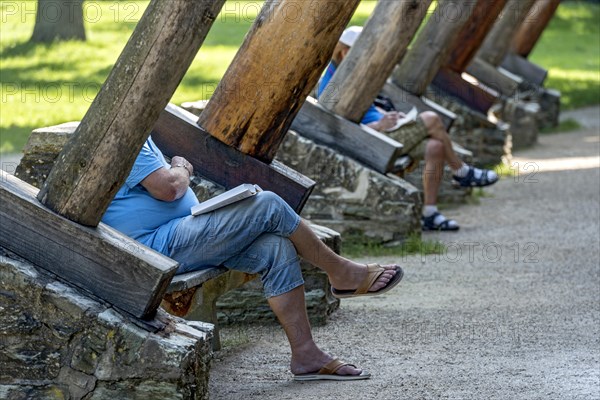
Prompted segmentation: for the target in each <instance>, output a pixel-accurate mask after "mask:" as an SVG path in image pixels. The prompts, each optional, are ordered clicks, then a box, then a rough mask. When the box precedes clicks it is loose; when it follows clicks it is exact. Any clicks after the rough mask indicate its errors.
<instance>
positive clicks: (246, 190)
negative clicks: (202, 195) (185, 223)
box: [192, 183, 262, 215]
mask: <svg viewBox="0 0 600 400" xmlns="http://www.w3.org/2000/svg"><path fill="white" fill-rule="evenodd" d="M258 192H262V189H261V188H260V186H258V185H253V184H251V183H243V184H241V185H240V186H237V187H234V188H233V189H230V190H228V191H226V192H224V193H221V194H220V195H218V196H215V197H213V198H211V199H208V200H206V201H203V202H202V203H200V204H197V205H195V206H194V207H192V215H200V214H205V213H207V212H210V211H214V210H216V209H219V208H221V207H225V206H227V205H229V204H233V203H235V202H236V201H240V200H243V199H245V198H247V197H250V196H254V195H255V194H256V193H258Z"/></svg>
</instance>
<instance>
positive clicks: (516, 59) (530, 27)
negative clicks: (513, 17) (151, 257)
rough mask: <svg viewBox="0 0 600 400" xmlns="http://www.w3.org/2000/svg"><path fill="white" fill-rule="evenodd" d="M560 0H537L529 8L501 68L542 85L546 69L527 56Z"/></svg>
mask: <svg viewBox="0 0 600 400" xmlns="http://www.w3.org/2000/svg"><path fill="white" fill-rule="evenodd" d="M559 4H560V0H537V1H536V2H535V4H534V5H533V7H532V8H531V11H530V15H529V17H528V18H525V21H523V23H522V24H521V26H520V27H519V29H518V30H517V33H516V34H515V36H514V38H513V41H512V43H511V48H510V50H511V51H510V52H509V53H508V54H507V55H506V57H505V58H504V60H503V61H502V64H501V66H502V68H504V69H506V70H508V71H510V72H512V73H514V74H516V75H519V76H522V77H523V78H524V79H525V80H526V81H529V82H531V83H533V84H535V85H537V86H542V85H543V84H544V81H545V80H546V77H547V76H548V71H547V70H545V69H544V68H542V67H540V66H538V65H536V64H533V63H532V62H530V61H528V60H527V57H528V56H529V54H530V53H531V51H532V50H533V48H534V46H535V45H536V43H537V42H538V40H539V39H540V37H541V36H542V32H543V31H544V29H545V28H546V26H548V23H549V22H550V20H551V19H552V17H553V16H554V13H555V12H556V9H557V8H558V5H559Z"/></svg>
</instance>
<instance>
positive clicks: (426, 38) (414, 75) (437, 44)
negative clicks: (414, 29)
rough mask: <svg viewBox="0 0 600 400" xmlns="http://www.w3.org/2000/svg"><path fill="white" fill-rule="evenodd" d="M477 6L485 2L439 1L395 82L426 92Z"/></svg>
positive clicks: (415, 91)
mask: <svg viewBox="0 0 600 400" xmlns="http://www.w3.org/2000/svg"><path fill="white" fill-rule="evenodd" d="M486 3H487V2H486ZM476 6H479V8H480V9H481V8H483V1H482V0H479V1H478V3H475V4H474V3H473V0H439V2H438V6H437V8H436V9H435V11H434V13H433V15H432V16H431V18H430V19H429V21H428V22H427V24H426V25H425V27H424V28H423V29H422V30H421V32H420V33H419V36H418V37H417V39H416V40H415V42H414V43H413V44H412V46H411V48H410V50H409V51H408V53H407V54H406V56H405V57H404V60H402V62H401V63H400V64H399V65H398V66H397V67H396V69H395V70H394V73H393V74H392V77H391V79H392V82H393V83H394V84H396V85H398V86H399V87H401V88H402V89H404V90H406V91H408V92H410V93H412V94H414V95H416V96H422V95H423V94H425V90H426V89H427V87H428V86H429V84H430V83H431V81H432V80H433V78H434V77H435V75H436V74H437V72H438V71H439V69H440V67H441V66H442V65H444V64H445V63H446V62H447V61H448V59H449V58H450V52H451V51H452V44H453V43H454V40H455V37H456V35H457V34H458V33H459V32H460V31H461V30H462V29H463V28H464V26H465V25H466V24H467V23H468V22H469V19H470V17H471V15H472V13H473V11H474V10H475V8H476Z"/></svg>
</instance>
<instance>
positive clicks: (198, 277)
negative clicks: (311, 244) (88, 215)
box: [0, 106, 339, 348]
mask: <svg viewBox="0 0 600 400" xmlns="http://www.w3.org/2000/svg"><path fill="white" fill-rule="evenodd" d="M168 109H171V110H174V113H176V114H177V115H179V111H180V110H178V109H177V108H176V107H174V106H172V107H170V108H168ZM174 115H175V114H173V113H170V112H165V113H164V114H163V116H161V119H159V122H160V123H161V124H163V125H164V124H166V123H167V122H168V123H170V124H171V126H174V127H175V128H176V129H180V128H182V127H183V126H188V128H185V129H183V130H182V132H183V133H182V134H181V137H182V138H183V139H186V138H188V137H189V135H186V134H185V130H186V129H187V130H188V131H192V132H194V130H195V129H199V128H196V127H197V125H195V124H192V123H191V122H192V121H191V120H189V119H183V120H179V119H176V118H174ZM185 116H186V115H185V114H184V115H183V117H185ZM163 118H168V120H166V121H163ZM186 121H187V122H186ZM77 126H78V123H66V124H62V125H58V126H54V127H48V128H41V129H36V130H35V131H34V132H33V133H32V134H31V136H30V138H29V141H28V143H27V145H26V147H25V149H24V152H25V154H24V156H23V159H22V160H21V163H20V164H19V166H18V167H17V176H18V177H19V178H20V179H22V180H24V181H25V182H28V183H29V184H32V185H35V186H40V185H41V183H43V181H44V179H45V176H46V175H47V174H48V171H50V169H51V168H52V165H53V162H54V159H55V158H56V157H57V156H58V154H59V152H60V151H61V149H62V147H63V146H64V145H65V144H66V143H67V142H68V141H69V139H70V137H71V136H72V134H73V133H74V132H75V130H76V128H77ZM159 129H161V131H164V130H162V128H159ZM168 132H169V131H166V133H165V135H166V134H167V133H168ZM161 137H164V135H163V136H161ZM200 142H202V144H201V145H203V146H212V147H211V149H212V150H213V153H216V155H217V156H218V155H221V161H223V162H227V164H228V165H233V166H232V168H231V170H230V171H229V172H230V175H231V176H233V177H234V178H231V179H232V184H235V182H236V181H233V179H242V177H243V173H244V171H243V169H244V168H247V169H251V168H252V166H251V165H249V164H248V163H254V161H253V160H251V159H249V160H243V159H242V158H246V157H241V158H240V160H241V161H240V162H238V163H237V164H235V165H234V164H233V163H232V162H231V159H232V157H239V154H238V153H237V152H236V151H235V150H233V149H231V148H229V147H228V146H226V145H224V144H222V143H220V142H218V141H214V143H213V141H212V140H210V138H207V137H206V138H205V140H202V141H200ZM207 143H209V144H207ZM210 143H212V144H210ZM191 150H193V148H192V149H191ZM248 158H249V157H248ZM197 161H198V162H200V161H201V160H199V159H198V160H197ZM203 168H206V167H205V166H204V167H203ZM272 168H273V166H272V165H271V166H269V165H267V164H262V163H261V164H259V166H258V167H257V168H253V173H254V174H257V177H258V178H260V176H266V177H267V178H268V179H270V180H271V184H273V185H283V184H286V182H290V181H291V183H287V197H288V200H289V201H290V202H292V203H293V204H294V206H295V207H294V208H295V209H296V210H300V209H301V208H302V205H303V204H304V202H305V201H306V197H307V191H310V190H311V189H312V187H313V186H314V182H312V181H310V180H307V179H306V178H301V176H300V175H299V174H297V173H292V172H293V171H292V172H289V173H287V171H291V170H289V169H285V168H287V167H285V168H284V167H281V168H280V169H279V170H282V171H285V172H286V175H284V174H277V173H275V171H274V170H272ZM25 182H21V183H19V179H16V178H13V177H11V176H8V175H7V174H3V175H2V182H1V183H2V188H4V187H5V186H6V185H7V184H9V186H10V187H23V188H24V189H22V190H20V192H19V193H21V192H23V193H26V194H27V193H28V194H27V197H28V199H29V200H28V203H25V204H26V205H27V204H29V203H31V204H32V205H31V206H29V205H28V207H30V208H31V209H32V210H38V209H40V210H41V209H42V208H41V207H40V206H38V207H37V208H36V207H35V204H37V200H36V199H35V194H36V193H37V189H35V188H34V187H32V186H30V185H28V184H27V183H25ZM260 184H261V185H265V181H264V180H261V183H260ZM265 186H266V185H265ZM12 191H14V189H13V190H12ZM4 193H5V191H4V190H3V191H0V194H2V196H4ZM6 194H7V195H10V193H8V192H6ZM19 196H20V197H24V196H25V195H24V194H20V195H19ZM13 197H14V195H12V197H6V198H5V197H2V198H3V199H5V200H6V201H4V200H3V202H2V204H0V206H1V207H0V221H1V222H2V227H0V228H2V229H3V230H2V239H6V242H7V243H4V241H0V244H1V245H3V246H4V247H7V248H8V249H9V250H13V251H14V250H17V251H14V252H15V253H17V254H19V252H21V254H22V248H24V247H26V246H25V244H27V243H30V245H29V246H28V247H29V248H30V249H31V251H29V256H28V257H25V258H28V259H29V260H31V261H33V262H34V263H35V264H37V265H39V266H42V267H44V268H45V269H48V270H50V271H52V270H53V269H56V268H59V270H56V272H57V273H58V274H59V275H61V276H63V277H66V278H69V271H74V272H75V273H77V271H78V270H80V269H81V268H82V265H83V266H87V265H88V264H89V265H90V268H92V267H93V265H95V264H101V265H102V263H106V264H107V265H108V266H105V267H103V268H105V269H106V268H109V267H110V268H112V269H114V270H115V274H119V272H118V271H119V269H120V268H121V267H120V266H119V265H113V266H112V267H111V266H110V263H109V260H105V259H106V258H107V257H108V256H110V255H111V254H112V255H113V256H112V257H113V259H117V260H128V261H127V264H128V265H130V264H131V263H134V264H132V265H133V266H137V265H140V267H136V268H140V269H141V268H146V269H149V268H150V267H147V266H146V264H144V263H143V262H141V261H138V260H137V257H143V258H145V259H147V260H149V261H148V262H151V263H154V264H157V263H159V264H157V265H161V268H163V269H165V270H166V272H165V273H162V274H161V275H160V276H159V277H158V278H156V279H160V283H161V285H162V292H161V293H160V297H158V298H157V299H155V301H154V302H153V303H151V304H150V305H147V304H145V303H144V304H141V302H140V301H139V300H138V299H141V298H144V297H145V296H147V292H149V291H151V290H154V289H155V286H156V284H154V283H149V282H151V281H150V278H151V277H150V276H148V275H149V274H148V273H145V274H139V276H138V275H133V276H134V277H135V278H136V279H138V282H140V284H139V285H138V286H148V287H147V288H146V289H143V288H141V287H136V288H133V290H128V291H125V290H126V288H124V287H123V288H121V287H119V286H118V285H116V286H115V285H111V284H109V282H110V281H112V280H113V279H114V280H115V281H117V282H119V281H120V280H119V279H118V278H114V276H113V275H106V274H105V275H106V276H105V277H104V278H103V279H102V280H100V281H95V282H91V281H90V282H89V283H90V285H89V287H84V289H86V290H89V291H92V293H94V290H96V289H99V290H96V293H94V294H96V295H98V296H100V297H102V294H103V293H107V296H109V297H110V298H115V297H120V298H121V300H122V301H121V305H125V308H124V309H125V310H126V311H128V312H130V313H132V314H134V315H138V316H140V317H144V318H151V317H152V313H151V312H149V311H148V310H150V309H152V305H153V304H158V303H160V302H161V300H162V306H163V307H164V308H165V309H167V311H169V312H171V313H172V314H175V315H177V316H181V317H184V318H186V319H190V320H201V321H206V322H211V323H213V324H215V335H214V338H215V339H214V347H215V348H219V346H220V339H219V334H218V325H217V318H216V315H217V314H216V308H215V304H216V301H217V299H218V298H219V297H220V296H221V295H223V294H224V293H226V292H228V291H230V290H233V289H236V288H238V287H240V286H242V285H243V284H244V283H246V282H249V281H250V280H253V279H254V278H256V276H255V275H248V274H244V273H240V272H237V271H230V270H228V269H226V268H224V267H214V268H209V269H206V270H203V271H197V272H191V273H187V274H181V275H175V276H174V277H173V275H174V273H175V269H176V268H177V262H175V261H174V260H172V259H170V258H168V257H164V256H162V255H160V254H158V253H156V252H154V251H153V250H151V249H147V248H146V247H145V246H142V245H140V244H139V243H137V242H136V241H134V240H131V239H129V238H127V237H126V236H124V235H121V234H119V233H118V232H116V231H115V230H114V229H112V228H110V227H107V226H105V225H104V224H101V225H100V227H99V228H98V229H96V230H94V229H91V228H85V227H79V226H78V225H77V224H74V223H71V222H70V221H68V220H66V219H64V218H61V217H60V216H57V215H56V216H55V214H52V213H49V214H48V215H49V216H53V218H56V220H57V221H58V222H56V223H53V224H51V225H50V226H51V227H52V226H54V225H56V224H58V223H60V224H61V225H64V226H63V227H61V231H65V229H66V228H65V227H69V228H70V230H66V231H65V232H67V234H69V232H71V231H73V229H74V228H77V230H76V231H74V232H75V233H72V235H77V236H78V237H80V238H81V237H82V236H81V235H82V232H83V233H87V232H90V235H92V236H91V237H92V238H93V237H94V235H95V234H94V232H95V231H98V232H100V233H103V232H107V234H108V235H109V236H106V235H107V234H103V235H104V237H107V238H108V239H109V241H110V242H111V243H115V244H116V247H117V248H116V249H115V250H114V251H113V250H111V251H112V253H111V252H108V250H109V247H107V246H108V245H107V244H106V243H103V242H104V241H107V239H102V237H100V238H98V239H93V240H94V241H97V242H98V243H99V244H98V245H97V246H96V247H97V248H98V249H99V253H98V254H99V255H102V254H104V253H106V254H107V256H102V257H100V258H99V261H94V262H92V260H88V258H81V257H80V256H79V255H77V253H74V254H73V255H71V253H68V254H69V257H68V260H72V261H74V262H76V263H78V264H73V265H71V264H68V263H67V264H65V262H64V260H63V261H60V260H58V259H56V258H52V257H50V256H52V255H53V254H55V253H56V254H58V253H59V250H60V252H61V254H62V255H64V254H67V253H65V251H67V250H69V251H70V252H73V251H75V252H77V251H78V249H77V248H75V247H73V246H71V247H70V248H66V249H58V248H57V249H58V250H56V251H54V252H51V251H39V246H37V245H36V242H35V241H27V240H25V239H24V240H22V241H19V243H20V244H19V246H16V245H15V243H13V242H14V240H12V239H13V237H14V234H13V233H11V232H12V231H13V230H14V229H15V227H13V225H12V224H14V222H12V221H13V220H14V217H11V214H12V213H14V212H15V209H16V208H15V207H16V204H15V201H14V199H13ZM36 212H37V213H39V212H40V211H39V210H38V211H36ZM9 218H10V219H9ZM9 222H10V224H9ZM310 226H311V227H312V228H313V231H315V233H316V234H317V236H319V237H320V238H321V239H322V240H325V239H326V236H327V235H328V234H329V235H331V231H329V230H326V229H319V228H318V227H317V226H316V225H310ZM4 228H6V229H7V230H4ZM22 229H23V231H24V232H25V231H26V227H25V226H24V227H23V228H22ZM61 231H59V232H61ZM328 232H329V233H328ZM42 233H43V232H42ZM53 235H54V237H61V236H60V235H58V236H57V234H56V233H55V234H52V235H50V234H46V237H51V236H53ZM61 235H63V236H64V237H67V236H66V235H65V234H62V233H61ZM96 236H97V235H96ZM9 238H10V239H11V241H10V242H9V241H8V239H9ZM338 238H339V235H338ZM90 240H92V239H90ZM338 240H339V239H338ZM79 241H81V240H79ZM21 242H22V243H21ZM11 243H13V244H11ZM18 247H20V248H21V250H20V249H19V248H18ZM330 247H335V246H331V245H330ZM337 247H338V248H334V250H337V251H339V246H337ZM140 249H141V250H140ZM92 250H93V249H92ZM121 250H122V251H121ZM142 250H143V251H142ZM121 252H126V253H131V255H130V256H127V254H125V255H121V254H120V253H121ZM25 255H26V254H25ZM117 255H118V258H115V257H117ZM57 257H58V255H57ZM126 257H129V258H126ZM44 260H47V261H48V262H45V263H44V262H43V261H44ZM84 261H85V262H86V263H87V264H81V263H82V262H84ZM124 262H125V261H124ZM163 265H164V267H162V266H163ZM88 271H90V270H88ZM147 276H148V277H147ZM171 277H173V279H172V280H171ZM142 278H143V279H146V281H143V280H142ZM80 280H81V281H82V282H84V283H85V282H86V281H89V279H85V278H83V277H82V278H81V279H80ZM143 282H147V283H148V284H147V285H146V284H145V283H143ZM152 282H154V281H152ZM169 282H170V283H169ZM99 283H100V284H99ZM113 286H115V287H114V289H112V287H113ZM115 291H117V292H115ZM123 291H125V292H123ZM142 292H143V295H142ZM119 293H121V294H120V295H119ZM123 293H125V294H127V295H124V294H123ZM163 293H166V296H164V299H163ZM130 304H131V305H130ZM117 305H119V304H117Z"/></svg>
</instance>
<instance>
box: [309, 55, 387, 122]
mask: <svg viewBox="0 0 600 400" xmlns="http://www.w3.org/2000/svg"><path fill="white" fill-rule="evenodd" d="M336 69H337V68H336V66H335V64H334V63H333V62H330V63H329V65H328V66H327V69H326V70H325V74H324V75H323V77H322V78H321V80H320V81H319V87H318V88H317V98H318V97H321V93H323V91H324V90H325V88H326V87H327V84H328V83H329V81H330V80H331V78H332V77H333V74H334V73H335V70H336ZM332 100H333V99H332ZM323 101H327V99H323ZM382 118H383V114H382V113H381V112H379V111H378V110H377V108H375V106H374V105H371V107H369V109H368V110H367V113H366V114H365V116H364V117H363V119H362V121H360V122H361V123H363V124H365V125H366V124H370V123H371V122H377V121H380V120H381V119H382Z"/></svg>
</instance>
